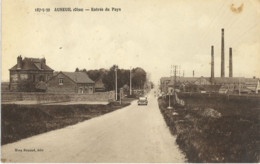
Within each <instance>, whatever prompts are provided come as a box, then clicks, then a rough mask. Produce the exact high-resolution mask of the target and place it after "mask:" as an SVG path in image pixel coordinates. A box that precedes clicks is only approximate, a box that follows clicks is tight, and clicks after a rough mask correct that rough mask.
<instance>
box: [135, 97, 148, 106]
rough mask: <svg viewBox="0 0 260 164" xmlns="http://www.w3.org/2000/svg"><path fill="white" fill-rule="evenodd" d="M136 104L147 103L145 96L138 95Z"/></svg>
mask: <svg viewBox="0 0 260 164" xmlns="http://www.w3.org/2000/svg"><path fill="white" fill-rule="evenodd" d="M137 104H138V105H147V104H148V100H147V97H139V99H138V101H137Z"/></svg>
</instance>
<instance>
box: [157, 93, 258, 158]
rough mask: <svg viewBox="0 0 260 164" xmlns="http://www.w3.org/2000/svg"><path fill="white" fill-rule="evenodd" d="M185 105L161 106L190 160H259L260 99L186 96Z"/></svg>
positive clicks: (166, 101)
mask: <svg viewBox="0 0 260 164" xmlns="http://www.w3.org/2000/svg"><path fill="white" fill-rule="evenodd" d="M183 98H184V100H185V103H186V106H185V107H184V108H180V107H179V108H177V107H176V108H174V109H167V106H168V98H166V99H161V98H160V99H158V102H159V107H160V110H161V113H162V114H163V116H164V119H165V121H166V123H167V125H168V127H169V128H170V131H171V133H172V134H174V135H177V140H176V142H177V144H178V145H179V147H180V149H182V151H183V152H185V154H186V156H187V159H188V162H259V161H260V150H259V147H260V133H259V129H260V122H259V120H260V111H259V110H260V102H259V101H257V100H226V99H223V98H209V97H197V98H194V97H183Z"/></svg>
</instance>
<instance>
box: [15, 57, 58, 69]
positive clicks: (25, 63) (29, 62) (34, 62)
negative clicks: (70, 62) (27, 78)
mask: <svg viewBox="0 0 260 164" xmlns="http://www.w3.org/2000/svg"><path fill="white" fill-rule="evenodd" d="M10 70H46V71H53V69H51V68H50V67H49V66H47V65H46V64H44V63H43V62H42V59H38V58H24V59H23V60H22V66H21V69H17V64H16V65H15V66H13V67H12V68H11V69H10Z"/></svg>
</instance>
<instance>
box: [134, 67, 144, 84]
mask: <svg viewBox="0 0 260 164" xmlns="http://www.w3.org/2000/svg"><path fill="white" fill-rule="evenodd" d="M132 72H133V78H132V85H133V88H135V89H143V88H144V84H145V82H146V72H145V70H144V69H142V68H140V67H137V68H134V69H133V71H132Z"/></svg>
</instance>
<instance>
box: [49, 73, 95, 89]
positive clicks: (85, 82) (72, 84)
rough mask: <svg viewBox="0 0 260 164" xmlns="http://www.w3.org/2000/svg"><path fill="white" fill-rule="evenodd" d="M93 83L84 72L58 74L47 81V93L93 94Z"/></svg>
mask: <svg viewBox="0 0 260 164" xmlns="http://www.w3.org/2000/svg"><path fill="white" fill-rule="evenodd" d="M94 91H95V82H94V81H93V80H91V79H90V78H89V77H88V75H87V74H86V73H85V72H82V71H79V72H59V73H57V74H56V75H55V76H53V77H52V78H51V79H49V80H48V81H47V92H55V93H78V94H93V93H94Z"/></svg>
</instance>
